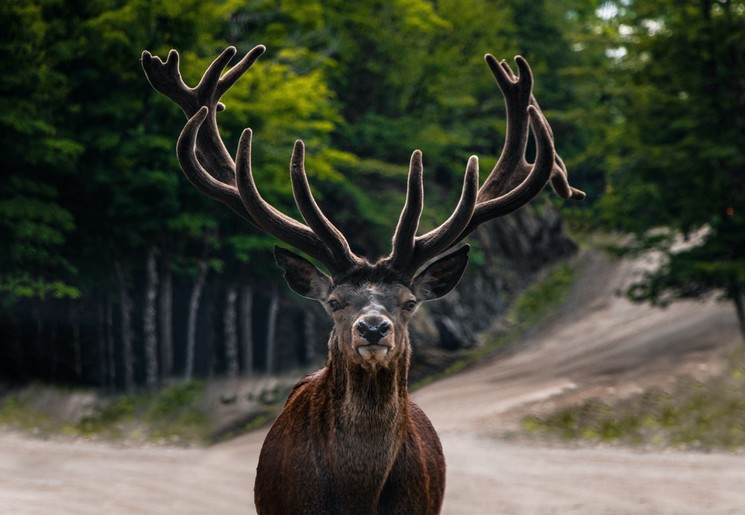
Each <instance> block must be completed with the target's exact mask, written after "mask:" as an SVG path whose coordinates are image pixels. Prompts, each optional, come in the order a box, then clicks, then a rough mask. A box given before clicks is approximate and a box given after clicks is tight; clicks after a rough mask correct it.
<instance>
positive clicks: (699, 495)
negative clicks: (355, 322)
mask: <svg viewBox="0 0 745 515" xmlns="http://www.w3.org/2000/svg"><path fill="white" fill-rule="evenodd" d="M639 265H640V264H639V263H636V264H629V263H623V264H620V265H613V264H609V263H607V262H604V261H602V260H600V261H598V260H591V261H588V262H587V264H586V266H585V272H584V274H585V275H584V277H583V278H582V279H581V281H580V287H579V288H577V289H576V291H575V292H573V294H572V297H571V300H570V302H569V303H568V306H567V308H566V309H565V310H564V312H563V313H562V314H561V316H560V317H558V318H557V319H556V320H555V321H554V322H553V323H552V324H549V325H548V327H545V328H544V329H542V330H541V331H540V332H539V333H538V334H536V335H535V336H533V337H531V338H530V341H529V342H528V344H527V347H526V348H525V349H524V350H522V351H520V352H518V353H515V354H513V355H511V356H507V357H504V358H501V359H499V360H496V361H493V362H490V363H486V364H483V365H481V366H479V367H476V368H474V369H472V370H468V371H466V372H464V373H461V374H459V375H457V376H453V377H450V378H448V379H445V380H442V381H439V382H437V383H435V384H433V385H431V386H429V387H427V388H425V389H422V390H421V391H418V392H416V394H415V395H414V398H415V400H416V401H417V402H418V403H419V404H420V405H421V406H422V407H423V408H424V411H425V412H426V413H427V414H428V415H429V416H430V418H431V419H432V421H433V423H434V425H435V427H436V428H437V430H438V432H439V433H440V436H441V438H442V441H443V446H444V448H445V454H446V458H447V461H448V486H447V493H446V497H445V506H444V510H443V512H444V513H445V514H469V515H472V514H481V513H483V514H490V513H516V514H521V513H531V514H538V513H540V514H543V513H561V514H563V513H581V514H600V513H629V514H632V513H633V514H638V513H655V514H657V513H663V514H665V513H671V514H672V513H676V514H677V513H690V514H699V513H745V489H743V488H742V486H743V485H745V456H743V455H741V454H740V455H732V454H716V453H712V454H702V453H687V452H679V451H652V452H641V451H639V450H630V449H624V448H615V447H586V446H583V447H561V446H555V445H550V444H542V443H536V442H525V441H520V440H511V439H509V438H505V436H504V435H505V434H506V432H508V431H510V430H511V429H513V428H514V427H515V426H516V423H517V422H518V421H519V419H520V418H521V417H522V416H523V415H525V414H526V413H529V412H541V411H544V410H549V409H551V408H553V407H555V406H557V405H562V404H565V403H569V402H574V401H576V400H579V399H582V398H585V397H588V396H593V395H598V394H600V395H608V396H618V395H621V396H622V395H627V394H629V393H632V392H634V391H637V390H639V389H642V388H644V387H646V386H648V385H650V384H659V383H661V382H665V381H668V380H670V379H671V377H673V376H674V375H676V374H678V373H693V374H701V375H703V374H708V373H712V372H715V371H716V370H717V369H718V367H720V366H721V364H722V361H723V359H724V356H725V355H726V352H728V351H729V349H731V348H732V347H733V346H734V345H737V343H738V335H737V328H736V320H735V315H734V312H733V311H732V310H731V309H730V308H729V307H728V306H727V305H722V304H716V303H713V302H708V303H703V304H700V303H680V304H675V305H673V306H672V307H670V308H669V309H667V310H657V309H652V308H650V307H648V306H636V305H631V304H629V303H628V302H626V301H625V300H623V299H621V298H618V297H615V296H614V295H613V292H614V291H615V290H616V289H617V288H618V287H619V286H620V285H622V284H624V283H625V282H626V281H628V279H629V277H631V276H632V275H633V274H634V273H636V272H637V271H638V266H639ZM264 434H265V432H264V431H258V432H255V433H252V434H249V435H245V436H243V437H241V438H238V439H235V440H233V441H231V442H227V443H225V444H221V445H218V446H215V447H212V448H209V449H188V450H182V449H167V448H161V447H147V448H143V447H135V448H133V447H123V446H120V447H117V446H112V445H105V444H96V443H90V442H63V441H42V440H37V439H32V438H29V437H26V436H22V435H17V434H13V433H0V513H13V514H16V513H23V514H57V513H76V514H100V513H109V514H118V513H122V514H124V513H163V514H165V513H194V514H202V513H203V514H208V513H209V514H231V513H253V503H252V485H253V480H254V473H255V468H256V460H257V458H258V454H259V449H260V446H261V442H262V441H263V438H264Z"/></svg>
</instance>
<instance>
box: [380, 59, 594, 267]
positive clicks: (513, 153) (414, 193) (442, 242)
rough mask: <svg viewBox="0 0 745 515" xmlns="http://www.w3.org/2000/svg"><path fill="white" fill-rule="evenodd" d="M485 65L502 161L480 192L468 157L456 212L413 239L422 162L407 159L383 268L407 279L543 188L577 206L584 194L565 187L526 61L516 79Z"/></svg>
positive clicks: (500, 66) (417, 155) (494, 64)
mask: <svg viewBox="0 0 745 515" xmlns="http://www.w3.org/2000/svg"><path fill="white" fill-rule="evenodd" d="M485 59H486V62H487V64H488V65H489V68H491V71H492V74H493V75H494V78H495V79H496V81H497V84H498V85H499V89H500V90H501V91H502V95H503V96H504V99H505V104H506V110H507V137H506V138H505V142H504V147H503V149H502V155H501V156H500V158H499V160H498V162H497V164H496V165H495V166H494V168H493V169H492V171H491V173H490V174H489V176H488V177H487V179H486V181H484V184H483V185H482V186H481V188H479V189H478V192H477V191H476V189H477V188H478V159H477V158H476V156H471V158H470V159H469V160H468V165H467V166H466V173H465V178H464V181H463V190H462V193H461V198H460V201H459V202H458V205H457V207H456V208H455V211H454V212H453V214H452V215H451V217H450V218H448V220H447V221H445V222H444V223H443V224H442V225H440V226H439V227H437V228H436V229H433V230H432V231H430V232H428V233H426V234H424V235H421V236H415V234H416V230H417V227H418V225H419V216H420V214H421V210H422V204H423V192H422V179H421V177H422V161H421V159H422V157H421V152H419V151H418V150H417V151H415V152H414V154H413V155H412V157H411V165H410V166H409V184H408V188H407V193H406V203H405V205H404V209H403V211H402V212H401V217H400V218H399V222H398V226H397V227H396V231H395V235H394V237H393V250H392V251H391V255H390V256H389V257H387V258H384V259H383V262H384V263H387V264H388V265H389V266H391V267H393V268H395V269H396V270H399V271H401V272H404V273H405V274H407V275H412V274H413V273H414V272H416V270H417V269H418V268H419V267H421V266H422V265H423V264H424V263H426V262H427V261H429V260H430V259H432V258H434V257H436V256H437V255H439V254H442V253H443V252H445V251H447V250H448V249H450V248H452V247H453V246H454V245H456V244H457V243H458V242H460V241H462V240H463V239H464V238H465V237H466V236H468V235H469V234H470V233H471V232H473V231H474V230H475V229H476V228H477V227H478V226H479V225H481V224H482V223H484V222H486V221H487V220H491V219H493V218H498V217H500V216H504V215H507V214H509V213H511V212H513V211H515V210H517V209H519V208H520V207H522V206H523V205H525V204H526V203H528V202H529V201H530V200H531V199H533V198H534V197H535V196H536V195H538V193H540V192H541V190H542V189H543V187H544V186H545V185H546V183H547V182H549V181H550V182H551V185H552V186H553V188H554V191H556V193H557V194H558V195H560V196H561V197H563V198H565V199H572V200H575V199H576V200H581V199H583V198H584V197H585V194H584V192H582V191H580V190H578V189H576V188H573V187H572V186H570V185H569V182H568V179H567V171H566V167H565V166H564V162H563V161H562V160H561V158H560V157H559V156H558V154H556V151H555V149H554V141H553V140H554V137H553V132H552V131H551V127H550V126H549V124H548V122H547V121H546V118H545V117H544V116H543V112H542V111H541V109H540V107H539V106H538V102H536V100H535V97H534V96H533V74H532V73H531V70H530V66H528V63H527V61H526V60H525V59H523V58H522V57H520V56H517V57H516V58H515V61H516V63H517V68H518V75H517V76H516V75H515V74H514V73H513V72H512V69H511V68H510V67H509V65H508V64H507V63H506V62H505V61H501V62H499V61H497V60H496V59H495V58H494V56H492V55H491V54H487V55H486V56H485ZM528 127H530V130H531V131H532V132H533V137H534V139H535V142H536V157H535V161H534V163H533V164H532V165H531V164H529V163H528V162H527V159H526V158H525V150H526V147H527V143H528Z"/></svg>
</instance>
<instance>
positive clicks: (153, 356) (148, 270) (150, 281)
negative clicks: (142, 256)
mask: <svg viewBox="0 0 745 515" xmlns="http://www.w3.org/2000/svg"><path fill="white" fill-rule="evenodd" d="M157 253H158V251H157V248H156V247H155V245H151V246H150V247H149V248H148V251H147V258H146V261H145V275H146V283H145V306H144V308H143V310H142V333H143V340H144V343H145V383H146V384H147V387H148V389H149V390H150V391H154V390H155V389H156V388H157V387H158V336H157V330H158V327H157V314H158V311H157V304H156V301H157V297H158V262H157V259H156V257H157Z"/></svg>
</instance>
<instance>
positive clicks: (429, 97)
mask: <svg viewBox="0 0 745 515" xmlns="http://www.w3.org/2000/svg"><path fill="white" fill-rule="evenodd" d="M743 27H745V2H743V1H729V0H720V1H714V0H697V1H693V0H684V1H672V0H654V1H645V2H641V1H633V0H618V1H608V0H559V1H553V2H548V1H535V0H531V1H527V0H500V1H496V2H495V1H487V0H483V1H481V0H474V1H472V2H468V3H466V4H464V3H463V2H457V1H454V0H453V1H451V0H439V1H436V2H435V1H426V0H394V1H388V2H380V1H360V2H341V1H336V0H329V1H325V2H309V1H298V0H277V1H266V0H241V1H238V0H224V1H221V2H213V3H205V2H196V1H185V2H170V1H166V0H160V1H159V0H97V1H93V2H91V1H86V2H79V1H74V0H67V1H59V0H37V1H32V0H17V1H15V2H3V3H2V5H0V47H1V48H2V50H3V52H2V53H3V56H4V57H3V60H2V62H0V67H2V73H0V91H2V96H0V103H1V106H2V108H1V109H0V133H1V136H2V137H1V138H0V156H2V162H1V164H0V166H1V167H2V175H1V177H0V228H2V229H1V232H0V248H2V252H0V310H2V311H1V312H0V375H1V376H2V377H3V378H6V379H8V380H18V381H25V380H28V379H41V380H46V381H56V382H74V383H84V384H95V385H100V386H106V387H110V388H116V389H126V390H133V389H134V388H136V387H137V385H146V386H149V387H151V388H155V387H157V386H158V385H160V384H162V383H163V382H164V381H168V380H170V379H171V378H175V377H185V378H190V377H196V376H208V375H211V374H220V375H224V374H226V375H232V376H234V375H238V374H250V373H252V372H254V371H276V370H275V368H274V367H275V366H276V359H275V358H274V357H273V356H274V353H275V350H276V349H275V345H276V341H275V338H276V331H274V329H273V327H274V326H273V324H275V323H276V322H275V320H276V312H277V306H278V303H279V302H280V300H281V299H280V297H282V296H286V294H285V293H283V292H284V291H285V290H284V289H281V288H278V286H277V285H278V282H279V281H280V280H281V277H280V274H279V273H277V271H276V270H274V268H273V259H272V256H271V248H272V246H273V241H272V240H271V239H270V238H269V237H267V236H265V235H262V234H259V233H257V232H255V231H253V230H252V229H251V228H250V227H249V226H247V225H246V224H245V223H242V221H241V220H240V219H238V217H235V216H234V215H233V213H231V212H229V211H228V210H226V209H224V208H222V206H219V205H213V203H212V202H210V201H209V200H207V199H203V198H201V197H200V196H199V194H198V193H196V192H195V191H193V188H192V187H191V186H190V185H189V184H187V182H186V181H185V180H184V178H183V177H182V175H181V173H180V172H179V168H178V164H177V163H176V161H175V157H174V151H173V148H174V144H175V139H176V137H177V135H178V133H179V131H180V130H181V127H182V125H183V122H184V119H183V115H182V114H181V113H180V111H179V110H178V109H177V108H175V106H173V105H172V104H171V103H170V101H168V100H167V99H165V98H163V97H161V96H160V95H158V94H157V93H156V92H155V91H153V90H152V89H151V88H150V86H149V84H148V83H147V81H146V79H145V77H144V74H143V73H142V70H141V67H140V65H139V57H140V53H141V51H142V50H143V49H148V50H150V51H151V52H152V53H153V54H155V55H160V56H163V57H164V56H165V55H166V54H167V52H168V50H169V49H170V48H177V49H178V50H179V51H180V53H181V55H182V71H183V74H184V78H185V80H186V81H187V83H189V84H194V83H195V82H196V81H197V80H198V78H199V75H200V73H201V71H202V70H203V69H204V68H205V67H206V65H207V64H208V63H209V62H210V61H211V60H212V59H213V58H214V57H215V56H216V55H217V54H218V53H219V52H220V51H221V50H222V49H223V48H224V47H225V46H227V45H230V44H232V45H235V46H237V47H238V49H239V52H245V51H247V50H249V49H250V48H252V47H253V46H254V45H256V44H259V43H264V44H266V45H267V47H268V49H269V50H268V52H267V54H266V55H264V56H263V57H262V58H261V59H260V60H259V62H258V63H257V64H256V65H255V66H254V68H253V69H252V70H251V71H250V72H249V73H248V74H247V75H246V76H245V77H244V78H243V79H242V80H241V81H240V82H239V83H238V84H237V85H236V86H235V87H234V88H233V89H232V90H231V91H230V92H229V94H228V95H226V97H225V98H224V102H225V104H226V105H227V110H226V111H225V112H224V113H222V114H221V131H222V134H223V137H224V139H225V140H226V142H227V144H228V147H229V148H231V149H234V148H235V143H236V141H237V138H238V136H239V134H240V131H241V129H242V128H243V127H246V126H250V127H252V128H253V129H254V133H255V143H254V163H255V167H254V168H255V170H256V175H257V179H258V181H259V182H260V185H261V186H260V187H261V189H262V193H263V194H264V195H265V197H267V198H268V199H270V200H271V201H272V202H273V203H275V204H277V205H280V206H282V207H283V208H284V209H285V210H286V211H287V212H289V213H293V209H294V207H293V205H292V202H291V199H290V185H289V181H288V180H287V174H286V170H287V167H288V161H289V155H290V150H291V146H292V143H293V141H294V140H295V139H296V138H302V139H304V140H305V142H306V144H307V146H308V163H307V168H308V171H309V174H310V175H312V179H311V180H312V182H313V185H314V188H316V190H317V193H318V196H319V197H320V201H321V203H322V204H324V205H326V206H329V207H328V208H327V211H329V212H333V213H334V220H335V221H336V222H338V223H339V224H340V225H341V226H342V227H343V228H344V229H345V232H346V233H347V234H349V235H351V237H352V245H353V246H355V248H356V250H357V251H359V252H362V253H365V254H368V255H376V254H382V253H384V252H387V250H388V249H387V247H386V245H387V241H388V239H389V238H390V231H391V227H392V225H393V224H394V222H395V220H396V218H397V213H398V210H399V209H400V203H401V201H402V195H403V190H404V183H405V174H406V168H407V163H408V158H409V156H410V153H411V151H412V150H413V149H415V148H420V149H421V150H422V151H423V153H424V157H425V165H426V167H427V177H428V181H429V182H428V186H427V187H428V196H429V198H431V199H434V201H432V202H429V203H428V206H429V211H427V212H426V213H425V215H424V219H423V225H425V226H426V225H427V224H428V223H430V224H431V223H433V221H435V220H439V219H440V218H441V217H442V213H440V212H438V206H442V209H443V210H444V211H446V210H447V207H449V206H450V205H451V204H452V203H453V202H454V197H455V196H457V190H458V188H457V187H456V186H457V184H458V183H459V182H460V180H461V179H460V178H461V176H462V173H463V168H464V166H465V162H466V160H467V157H468V156H469V155H471V154H478V155H479V156H480V157H481V163H482V164H481V168H482V170H483V171H484V172H485V173H488V171H489V169H490V168H491V166H492V165H493V163H494V162H495V161H496V156H497V153H498V152H499V150H500V149H501V143H502V139H503V135H504V112H503V107H502V99H501V97H500V95H499V94H498V89H497V88H496V85H495V84H494V81H493V79H492V77H491V75H490V74H489V72H488V70H487V68H486V66H485V64H484V62H483V60H482V56H483V54H484V53H486V52H491V53H493V54H495V55H496V56H498V57H502V58H507V59H511V57H512V56H513V55H515V54H518V53H519V54H522V55H524V56H525V57H526V58H527V59H528V60H529V62H530V63H531V65H532V68H533V70H534V73H535V75H536V96H537V98H538V99H539V100H540V102H541V106H542V108H543V110H544V112H545V113H546V115H547V117H548V118H549V120H550V121H551V124H552V127H553V130H554V133H555V136H556V142H557V148H558V150H559V152H560V153H561V154H562V156H563V157H564V159H565V161H566V162H567V164H568V166H569V168H570V173H571V175H572V181H573V183H574V184H576V185H577V186H578V187H580V188H582V189H584V190H586V191H587V192H588V193H589V195H590V199H589V200H588V201H586V202H585V205H583V206H580V207H576V206H573V207H572V208H571V209H569V210H568V212H569V214H570V218H571V219H572V220H574V221H575V222H577V223H581V224H583V225H584V226H586V227H588V228H597V227H602V228H604V229H614V230H622V231H627V232H631V233H633V234H635V236H636V237H635V238H634V240H633V242H634V244H633V246H632V247H633V249H632V250H648V249H652V248H654V249H658V250H660V251H661V252H662V253H663V255H664V256H665V258H666V259H665V260H664V261H663V266H662V267H661V268H660V269H659V270H658V271H656V272H653V273H650V275H649V276H648V277H646V278H644V280H643V281H642V282H641V283H640V284H638V285H637V286H635V287H634V288H633V289H632V291H630V292H629V293H630V295H632V296H633V297H634V298H637V299H640V300H652V301H655V302H667V301H669V300H670V299H672V298H674V297H678V296H698V295H701V294H703V293H705V292H707V291H710V290H716V291H717V292H720V294H721V295H723V296H725V297H727V298H729V299H731V300H733V301H735V303H736V305H737V306H739V313H740V316H741V317H742V316H743V315H742V312H743V311H742V303H743V291H744V288H745V261H744V257H743V253H744V252H745V242H743V239H744V238H745V237H744V236H743V234H745V213H743V211H745V198H744V197H745V192H744V186H743V181H744V180H745V179H744V172H745V170H744V167H745V163H744V161H745V66H743V59H745V29H744V28H743ZM555 201H556V200H555ZM556 202H558V201H556ZM295 214H296V213H295ZM425 228H426V227H425ZM676 237H677V238H680V237H683V238H691V242H690V243H689V244H688V245H687V246H686V245H683V246H680V245H673V243H674V242H675V239H676ZM681 249H682V250H681ZM273 317H274V318H273ZM303 317H311V318H303ZM741 320H743V319H742V318H741ZM312 325H313V321H312V312H310V314H307V315H303V316H301V317H300V318H298V327H301V326H302V327H305V328H306V329H307V328H308V327H312ZM743 327H744V329H743V330H744V331H745V323H744V324H743ZM310 354H311V353H310V351H308V352H306V351H303V350H302V349H301V350H298V351H297V361H298V362H299V363H303V362H304V361H307V360H309V359H311V356H310Z"/></svg>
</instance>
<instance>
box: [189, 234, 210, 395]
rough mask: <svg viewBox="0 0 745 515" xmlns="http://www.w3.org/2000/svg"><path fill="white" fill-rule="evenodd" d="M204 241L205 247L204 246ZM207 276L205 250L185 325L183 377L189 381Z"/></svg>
mask: <svg viewBox="0 0 745 515" xmlns="http://www.w3.org/2000/svg"><path fill="white" fill-rule="evenodd" d="M206 245H207V244H206V243H205V248H206ZM206 278H207V252H206V250H205V252H204V254H203V255H202V258H201V259H200V260H199V269H198V271H197V277H196V278H195V279H194V286H193V287H192V289H191V297H190V298H189V317H188V319H187V326H186V369H185V371H184V379H185V380H187V381H189V380H191V378H192V376H193V375H194V352H195V350H196V343H197V314H198V313H199V300H200V298H201V296H202V290H203V289H204V282H205V280H206Z"/></svg>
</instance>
